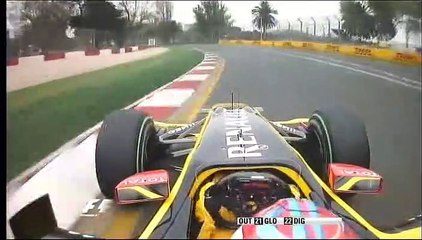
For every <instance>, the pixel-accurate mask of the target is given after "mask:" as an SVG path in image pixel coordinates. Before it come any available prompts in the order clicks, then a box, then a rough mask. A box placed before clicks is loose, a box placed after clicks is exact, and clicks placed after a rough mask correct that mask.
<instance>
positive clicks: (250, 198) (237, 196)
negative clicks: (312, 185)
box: [205, 172, 293, 229]
mask: <svg viewBox="0 0 422 240" xmlns="http://www.w3.org/2000/svg"><path fill="white" fill-rule="evenodd" d="M289 197H293V194H292V192H291V191H290V188H289V185H288V184H287V183H285V182H284V181H283V180H281V179H280V178H278V177H276V176H274V175H273V174H271V173H264V172H236V173H232V174H229V175H227V176H225V177H223V178H222V179H221V180H220V181H219V182H218V183H217V184H216V185H214V186H212V187H210V188H209V189H208V191H207V192H206V197H205V207H206V208H207V210H208V212H209V213H210V215H211V217H213V219H214V221H215V223H216V225H217V226H220V227H226V228H230V229H237V228H238V227H239V226H238V225H237V224H236V222H230V221H228V220H226V219H224V218H223V217H222V216H221V214H220V212H219V211H220V208H221V207H225V208H226V209H227V210H229V211H231V212H233V213H234V214H235V215H236V217H251V216H253V215H254V214H255V213H257V212H259V211H260V210H262V209H264V208H266V207H269V206H271V205H272V204H273V203H275V202H276V201H277V200H279V199H281V198H289Z"/></svg>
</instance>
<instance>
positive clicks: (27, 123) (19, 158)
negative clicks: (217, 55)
mask: <svg viewBox="0 0 422 240" xmlns="http://www.w3.org/2000/svg"><path fill="white" fill-rule="evenodd" d="M201 60H202V54H201V53H199V52H197V51H194V50H192V49H188V48H183V47H174V48H171V49H170V50H169V51H168V52H166V53H164V54H162V55H159V56H156V57H153V58H149V59H146V60H140V61H136V62H131V63H126V64H122V65H118V66H114V67H110V68H106V69H102V70H98V71H95V72H90V73H86V74H81V75H78V76H73V77H68V78H66V79H63V80H60V81H52V82H49V83H45V84H42V85H38V86H34V87H30V88H26V89H22V90H18V91H14V92H11V93H8V94H7V107H8V109H7V112H8V116H7V180H10V179H12V178H13V177H15V176H16V175H18V174H19V173H20V172H22V171H23V170H25V169H26V168H28V167H30V166H32V165H33V164H34V163H35V162H37V161H39V160H41V159H42V158H44V157H45V156H47V155H48V154H49V153H50V152H52V151H54V150H56V149H57V148H59V147H60V146H61V145H63V144H64V143H65V142H67V141H68V140H70V139H72V138H74V137H76V136H77V135H79V134H80V133H82V132H83V131H85V130H86V129H87V128H89V127H91V126H93V125H95V124H96V123H98V122H100V121H102V120H103V118H104V116H105V115H106V114H108V113H110V112H111V111H113V110H116V109H120V108H122V107H125V106H127V105H129V104H130V103H132V102H134V101H136V100H137V99H139V98H141V97H143V96H145V95H146V94H148V93H149V92H151V91H152V90H154V89H156V88H158V87H160V86H162V85H164V84H166V83H168V82H170V81H172V80H173V79H175V78H177V77H178V76H180V75H181V74H183V73H185V72H186V71H187V70H189V69H191V68H192V67H193V66H195V65H196V64H198V63H199V62H200V61H201ZM76 160H77V159H75V161H76Z"/></svg>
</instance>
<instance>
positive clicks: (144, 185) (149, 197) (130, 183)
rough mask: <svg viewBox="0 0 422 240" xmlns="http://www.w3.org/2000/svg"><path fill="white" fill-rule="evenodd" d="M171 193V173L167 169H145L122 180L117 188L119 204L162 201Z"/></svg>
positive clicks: (115, 196)
mask: <svg viewBox="0 0 422 240" xmlns="http://www.w3.org/2000/svg"><path fill="white" fill-rule="evenodd" d="M169 193H170V183H169V175H168V173H167V171H166V170H161V169H160V170H153V171H145V172H141V173H137V174H135V175H132V176H130V177H128V178H126V179H125V180H123V181H121V182H120V183H119V184H118V185H117V186H116V188H115V194H114V198H115V202H116V203H117V204H133V203H140V202H148V201H161V200H164V199H166V198H167V197H168V195H169Z"/></svg>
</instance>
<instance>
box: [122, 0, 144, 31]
mask: <svg viewBox="0 0 422 240" xmlns="http://www.w3.org/2000/svg"><path fill="white" fill-rule="evenodd" d="M118 6H119V7H120V8H121V9H123V12H124V15H125V17H126V20H127V23H128V24H129V25H132V26H133V25H136V24H137V23H142V22H143V21H145V20H148V19H150V18H151V16H152V14H151V11H150V3H149V1H126V0H125V1H120V2H119V4H118Z"/></svg>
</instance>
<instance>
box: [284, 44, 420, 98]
mask: <svg viewBox="0 0 422 240" xmlns="http://www.w3.org/2000/svg"><path fill="white" fill-rule="evenodd" d="M279 54H281V55H284V56H288V57H294V58H301V59H306V60H309V61H314V62H318V63H323V64H327V65H330V66H334V67H339V68H344V69H348V70H351V71H354V72H358V73H362V74H366V75H369V76H373V77H377V78H381V79H384V80H387V81H389V82H393V83H397V84H400V85H402V86H405V87H409V88H413V89H416V90H419V91H420V90H421V86H420V84H415V83H414V80H411V81H412V82H408V81H407V82H406V81H405V80H403V79H401V80H398V79H393V78H390V77H387V76H383V75H380V74H377V73H371V72H368V71H365V70H361V69H357V68H353V67H349V66H346V65H342V64H337V63H333V62H329V61H326V60H321V59H318V58H314V57H307V56H303V55H299V54H289V53H281V52H279ZM410 83H412V84H410Z"/></svg>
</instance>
